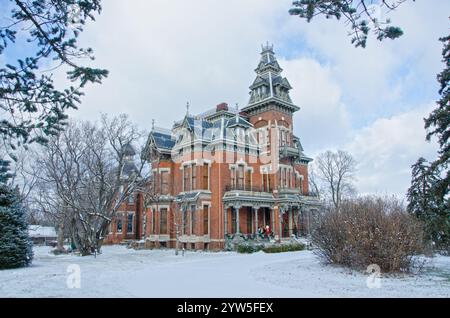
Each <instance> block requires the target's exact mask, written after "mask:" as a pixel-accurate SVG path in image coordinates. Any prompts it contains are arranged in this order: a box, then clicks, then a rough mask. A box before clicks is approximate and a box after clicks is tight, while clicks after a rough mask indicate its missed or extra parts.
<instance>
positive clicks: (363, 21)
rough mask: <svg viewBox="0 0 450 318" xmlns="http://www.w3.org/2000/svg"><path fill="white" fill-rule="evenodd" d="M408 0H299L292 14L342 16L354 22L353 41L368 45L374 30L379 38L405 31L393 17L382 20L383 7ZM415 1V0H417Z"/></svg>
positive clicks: (306, 17)
mask: <svg viewBox="0 0 450 318" xmlns="http://www.w3.org/2000/svg"><path fill="white" fill-rule="evenodd" d="M405 1H406V0H382V1H379V2H378V3H374V2H373V1H368V0H297V1H294V2H293V3H292V8H291V9H290V10H289V14H291V15H297V16H299V17H300V18H303V19H306V20H307V21H308V22H310V21H311V20H312V19H313V18H314V17H315V16H318V15H323V16H325V17H326V18H327V19H329V18H333V17H334V18H336V19H338V20H340V19H341V18H342V19H344V20H346V24H347V25H349V26H350V28H351V32H350V33H349V34H350V35H351V36H352V40H351V41H352V43H353V44H354V45H355V46H356V47H358V46H360V47H363V48H364V47H366V42H367V37H368V35H369V32H370V30H373V32H374V33H375V35H376V37H377V39H378V40H380V41H382V40H384V39H396V38H398V37H400V36H402V35H403V31H402V29H401V28H400V27H398V26H392V25H390V20H389V19H387V20H385V21H381V19H380V15H379V14H377V13H378V12H381V10H382V9H384V10H386V11H388V12H389V11H392V10H394V9H396V8H397V7H398V6H399V5H400V4H401V3H403V2H405ZM413 1H414V0H413Z"/></svg>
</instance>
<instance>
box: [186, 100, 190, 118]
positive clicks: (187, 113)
mask: <svg viewBox="0 0 450 318" xmlns="http://www.w3.org/2000/svg"><path fill="white" fill-rule="evenodd" d="M189 107H190V105H189V102H187V103H186V116H189Z"/></svg>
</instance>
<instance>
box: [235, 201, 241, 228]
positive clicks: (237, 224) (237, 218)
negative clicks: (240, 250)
mask: <svg viewBox="0 0 450 318" xmlns="http://www.w3.org/2000/svg"><path fill="white" fill-rule="evenodd" d="M234 208H235V209H236V234H241V229H240V224H239V210H240V209H241V207H240V206H235V207H234Z"/></svg>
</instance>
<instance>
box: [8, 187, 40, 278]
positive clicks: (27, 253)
mask: <svg viewBox="0 0 450 318" xmlns="http://www.w3.org/2000/svg"><path fill="white" fill-rule="evenodd" d="M25 212H26V211H25V208H24V207H23V206H22V204H21V201H20V198H19V195H18V193H17V192H16V191H14V190H12V189H10V188H9V187H8V186H6V185H5V184H2V183H0V269H7V268H16V267H23V266H28V265H30V264H31V261H32V258H33V251H32V242H31V240H30V238H29V236H28V226H27V223H26V216H25V214H26V213H25Z"/></svg>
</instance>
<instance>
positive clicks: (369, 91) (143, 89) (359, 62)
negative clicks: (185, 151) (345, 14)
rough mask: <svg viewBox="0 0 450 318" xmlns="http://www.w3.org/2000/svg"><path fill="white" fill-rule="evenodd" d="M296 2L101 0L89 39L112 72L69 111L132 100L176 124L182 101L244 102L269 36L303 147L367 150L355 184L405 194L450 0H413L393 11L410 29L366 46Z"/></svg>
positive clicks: (140, 117) (133, 106)
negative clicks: (302, 14) (295, 11)
mask: <svg viewBox="0 0 450 318" xmlns="http://www.w3.org/2000/svg"><path fill="white" fill-rule="evenodd" d="M291 2H292V1H291V0H282V1H281V0H246V1H245V2H244V1H241V0H230V1H208V0H196V1H184V0H183V1H182V0H174V1H160V0H152V1H150V0H133V4H132V5H125V4H124V2H123V1H121V0H108V1H105V2H104V3H103V6H104V10H103V12H102V14H101V15H100V17H98V19H97V21H96V22H95V23H92V24H89V25H88V26H87V28H86V31H85V32H84V33H83V35H82V41H83V44H84V45H87V46H91V47H93V48H94V50H95V56H96V58H97V59H96V61H95V62H94V63H95V65H96V66H98V67H104V68H107V69H109V70H110V76H109V77H108V79H106V80H105V81H104V84H102V85H100V86H93V87H90V88H89V89H88V90H87V91H86V97H84V99H83V105H82V106H81V108H80V110H78V111H74V112H72V115H73V116H75V117H78V118H84V119H94V118H98V114H99V112H107V113H110V114H117V113H120V112H126V113H128V114H130V116H131V119H132V120H133V121H135V122H136V123H137V124H138V125H139V126H140V127H141V128H144V129H149V128H150V126H151V121H152V119H153V118H154V119H156V123H157V125H161V126H166V127H170V126H171V124H172V122H173V120H178V119H180V118H181V117H182V116H183V115H184V112H185V108H184V105H185V104H186V102H187V101H190V102H191V105H192V106H191V111H192V112H193V113H200V112H203V111H205V110H207V109H208V108H212V107H214V106H215V105H216V104H218V103H220V102H222V101H225V102H228V103H230V104H231V105H234V103H235V102H238V103H240V105H241V107H243V106H244V105H245V104H246V103H247V101H248V86H249V85H250V84H251V82H252V81H253V79H254V76H255V74H254V72H253V69H254V68H255V67H256V65H257V62H258V60H259V48H260V44H261V43H263V42H265V41H266V40H269V41H270V42H274V44H275V49H276V51H277V53H278V54H277V56H278V58H279V60H280V64H281V66H282V67H283V68H284V70H285V72H284V75H285V76H286V77H287V78H288V80H289V81H290V82H291V84H292V86H293V87H294V89H293V91H292V96H291V97H292V99H293V101H294V103H296V104H299V106H301V108H302V109H301V110H300V111H299V112H298V113H297V114H296V115H295V124H296V128H295V132H296V134H297V135H298V136H299V137H301V139H302V142H303V145H304V147H305V151H306V153H307V154H308V155H311V156H314V155H315V154H317V153H318V152H319V151H323V150H325V149H337V148H346V149H347V150H350V151H352V152H354V155H355V157H356V158H357V159H358V160H359V161H360V177H359V182H358V186H359V188H360V191H362V192H376V191H390V192H395V193H400V194H403V193H404V191H405V190H406V188H407V187H408V185H409V178H410V176H409V174H410V165H411V164H412V163H413V162H414V161H415V160H416V159H417V158H418V157H419V156H421V155H428V156H431V155H432V154H433V149H434V148H433V146H431V145H428V144H427V143H426V142H425V141H424V134H425V132H424V129H423V122H422V118H423V117H424V116H425V115H426V113H427V112H429V108H424V107H416V105H418V104H423V103H425V102H424V101H426V102H428V101H429V100H432V99H433V96H432V95H433V94H434V92H435V90H437V84H436V80H435V74H436V73H437V72H438V71H439V69H440V68H441V67H442V66H441V64H440V60H441V57H440V51H441V46H440V44H439V43H438V41H437V38H438V37H439V36H442V35H443V34H442V33H445V32H447V21H448V19H447V16H448V11H449V9H450V4H449V3H448V1H444V0H442V1H434V2H433V5H430V4H428V2H425V1H415V2H407V3H405V4H403V5H402V6H401V7H400V8H399V9H398V10H397V11H396V12H393V13H392V19H393V22H394V24H398V25H401V26H402V27H403V29H404V31H405V35H404V36H403V37H401V38H400V39H397V40H395V41H390V40H385V41H383V42H381V43H380V42H378V41H377V40H376V39H374V38H373V37H372V38H371V39H370V40H369V42H368V47H367V48H366V49H359V48H358V49H356V48H354V47H353V46H352V44H351V43H350V38H349V37H348V36H347V30H348V29H347V27H346V26H345V25H344V24H343V23H342V21H341V22H337V21H331V20H313V21H312V22H311V23H306V22H305V21H304V20H300V19H298V17H290V16H289V15H288V14H287V10H288V9H289V7H290V5H291ZM423 21H427V23H423ZM430 92H432V93H430ZM411 100H413V101H414V102H411Z"/></svg>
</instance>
